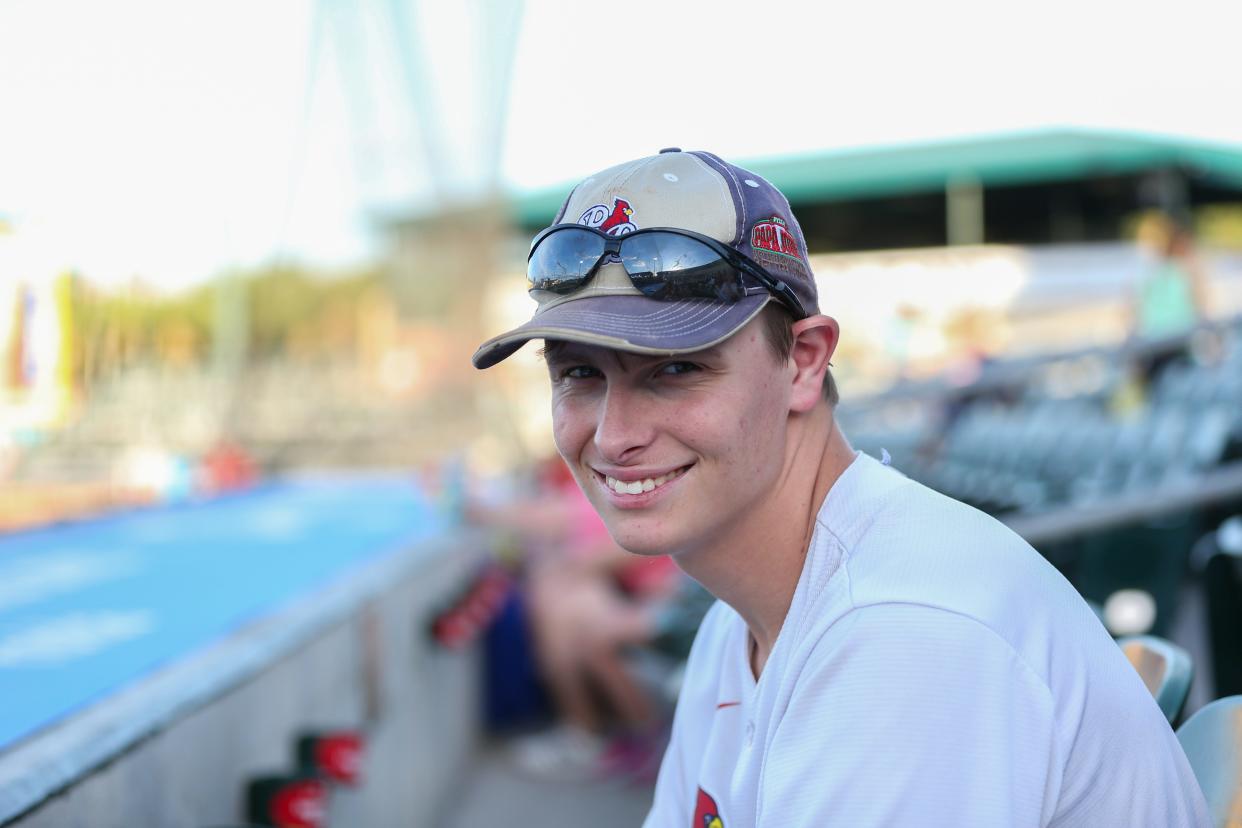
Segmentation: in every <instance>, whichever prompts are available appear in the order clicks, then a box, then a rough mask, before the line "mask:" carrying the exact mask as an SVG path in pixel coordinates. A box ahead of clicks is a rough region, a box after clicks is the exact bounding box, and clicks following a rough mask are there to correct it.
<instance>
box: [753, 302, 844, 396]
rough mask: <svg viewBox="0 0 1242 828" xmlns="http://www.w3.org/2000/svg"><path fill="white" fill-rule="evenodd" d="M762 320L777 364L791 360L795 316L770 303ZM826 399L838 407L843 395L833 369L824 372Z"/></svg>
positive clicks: (762, 315)
mask: <svg viewBox="0 0 1242 828" xmlns="http://www.w3.org/2000/svg"><path fill="white" fill-rule="evenodd" d="M759 317H760V319H762V320H763V336H764V339H766V340H767V342H768V345H769V347H771V349H772V354H773V356H775V357H776V360H777V362H784V361H785V360H787V359H789V355H790V354H791V353H793V343H794V335H793V323H794V318H793V314H791V313H790V312H789V311H787V310H786V309H785V308H784V307H783V306H781V305H778V304H776V303H775V302H769V303H768V304H767V306H766V307H765V308H764V309H763V310H762V311H760V313H759ZM824 399H826V400H827V401H828V404H829V405H831V406H836V404H837V403H838V402H839V401H840V399H841V395H840V394H839V393H838V392H837V381H836V380H835V379H833V378H832V369H831V368H829V369H828V370H826V371H824Z"/></svg>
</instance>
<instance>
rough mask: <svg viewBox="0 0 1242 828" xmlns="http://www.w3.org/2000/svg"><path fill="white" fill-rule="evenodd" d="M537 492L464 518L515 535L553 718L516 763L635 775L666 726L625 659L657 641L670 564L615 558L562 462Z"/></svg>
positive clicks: (576, 772)
mask: <svg viewBox="0 0 1242 828" xmlns="http://www.w3.org/2000/svg"><path fill="white" fill-rule="evenodd" d="M536 488H537V490H538V493H537V494H536V495H535V496H533V497H524V498H517V499H511V500H509V501H507V502H505V503H503V504H501V505H497V506H492V507H485V506H483V505H482V504H479V503H477V502H476V503H472V504H470V505H469V506H468V508H467V518H468V519H470V520H472V521H473V522H475V523H479V524H484V525H490V526H493V527H498V528H501V529H504V530H506V531H509V532H511V533H512V534H513V535H514V540H516V542H517V545H518V546H519V547H520V549H521V550H522V553H523V556H524V557H523V560H522V566H523V570H524V583H523V589H524V595H525V606H526V608H527V618H526V621H527V623H528V624H529V632H530V636H531V644H532V646H533V649H534V657H535V661H536V665H537V667H538V669H539V673H540V677H541V679H542V681H543V684H544V686H545V687H546V689H547V692H548V693H549V695H550V697H551V699H552V702H553V705H554V708H555V711H556V714H557V716H558V721H557V723H556V725H555V726H554V727H553V728H552V729H550V730H548V731H546V732H543V733H538V734H535V735H533V736H529V737H526V738H523V739H520V740H518V741H517V743H516V744H515V745H514V751H513V756H514V758H515V760H516V762H517V763H518V765H519V766H520V767H521V768H522V769H523V770H526V771H528V772H530V773H533V774H536V775H539V776H546V777H553V778H573V777H585V776H590V775H594V774H596V773H598V772H600V771H601V770H602V769H603V768H604V766H605V762H613V763H616V764H618V765H619V766H620V768H619V769H621V770H626V769H628V767H629V766H633V769H634V770H641V767H638V766H640V765H642V764H643V763H644V762H645V761H646V762H647V763H649V761H650V754H651V752H652V751H653V750H659V749H660V748H662V747H663V741H662V740H661V737H662V734H663V727H662V721H661V719H660V710H659V709H658V707H657V705H656V704H655V702H654V700H653V699H652V697H651V694H650V691H649V690H648V688H647V687H645V686H644V684H643V682H642V681H641V680H640V679H639V678H638V677H637V676H636V675H634V672H633V669H632V667H631V665H630V664H629V663H628V662H627V660H626V652H627V650H628V649H629V648H632V647H637V646H642V645H646V644H649V643H650V642H651V641H652V639H653V638H654V637H655V636H656V634H657V633H658V627H659V622H658V616H659V614H660V611H661V609H662V607H664V606H665V605H666V604H667V602H668V601H669V600H672V599H673V598H674V596H675V594H676V592H677V589H678V586H679V583H680V578H679V573H678V572H677V570H676V567H675V566H673V564H672V562H671V561H669V560H668V559H666V558H653V559H642V558H636V557H634V556H633V555H630V554H629V553H627V552H625V551H624V550H622V549H621V548H620V547H618V546H617V545H616V543H615V542H613V540H612V539H611V538H610V537H609V535H608V531H607V529H606V528H605V527H604V524H603V522H602V521H601V520H600V518H599V515H598V514H596V512H595V510H594V509H593V508H592V506H591V504H590V502H589V501H588V500H587V499H586V497H585V496H584V495H583V493H582V490H581V489H580V488H578V485H577V484H576V483H575V482H574V479H573V477H572V476H571V475H570V474H569V472H568V470H567V469H566V467H565V464H564V462H562V461H561V459H560V458H559V457H554V458H552V459H551V460H549V461H547V462H546V463H544V464H542V466H541V469H540V474H539V483H538V485H537V487H536Z"/></svg>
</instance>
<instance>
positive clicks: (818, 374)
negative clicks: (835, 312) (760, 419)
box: [789, 316, 841, 412]
mask: <svg viewBox="0 0 1242 828" xmlns="http://www.w3.org/2000/svg"><path fill="white" fill-rule="evenodd" d="M840 336H841V329H840V328H839V327H838V326H837V320H835V319H833V318H832V317H830V316H809V317H807V318H806V319H799V320H798V321H797V322H795V323H794V324H793V337H794V341H793V351H792V352H791V353H790V355H789V358H790V359H791V360H792V361H793V364H794V370H795V373H794V378H793V388H792V393H791V394H790V397H789V408H790V410H792V411H798V412H806V411H810V410H811V409H812V408H814V407H815V406H816V404H818V403H819V401H820V400H822V399H823V398H824V373H825V372H826V371H827V370H828V362H829V360H831V359H832V354H833V352H835V351H836V350H837V341H838V340H839V339H840Z"/></svg>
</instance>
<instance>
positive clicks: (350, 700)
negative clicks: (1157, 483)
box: [0, 546, 481, 828]
mask: <svg viewBox="0 0 1242 828" xmlns="http://www.w3.org/2000/svg"><path fill="white" fill-rule="evenodd" d="M479 559H480V556H479V555H478V554H477V553H476V552H475V551H472V550H471V549H470V548H469V547H466V548H460V547H458V548H453V547H451V546H446V547H444V548H443V549H440V550H438V551H437V552H436V554H433V555H420V554H416V553H413V552H412V553H410V555H409V556H407V560H406V561H404V562H403V563H402V564H401V565H400V566H394V565H393V564H392V562H387V563H385V564H384V565H383V567H381V568H380V569H377V570H375V571H372V572H371V573H370V574H369V575H364V576H362V578H361V580H363V581H366V580H367V579H368V578H369V580H370V581H371V584H370V585H369V586H368V585H365V584H364V586H363V587H362V588H356V585H353V586H351V585H350V584H337V585H334V586H333V587H332V589H331V590H329V591H328V592H331V593H333V594H328V593H327V592H326V593H325V595H324V596H311V597H310V598H308V599H307V601H305V602H304V603H303V604H302V605H300V606H299V607H297V608H295V609H294V610H292V612H291V613H285V614H282V615H278V616H277V617H275V618H272V619H269V620H266V621H264V622H263V623H262V624H261V625H260V627H261V630H260V634H270V633H272V632H273V631H274V630H276V631H279V629H280V627H281V625H282V624H284V625H287V624H289V623H301V624H302V626H304V627H306V626H307V625H306V622H305V621H302V622H294V621H291V620H290V619H291V618H292V617H294V616H299V615H300V616H301V617H302V618H303V619H305V618H307V617H310V618H314V616H315V615H316V609H317V605H320V606H322V607H324V608H325V609H324V610H323V611H322V612H321V613H319V614H321V615H323V616H327V617H324V618H321V619H319V623H314V622H312V623H310V625H309V627H307V632H306V634H305V635H304V636H301V640H298V641H296V642H292V643H287V646H284V647H274V648H272V650H273V651H272V652H271V653H270V655H269V657H268V658H267V659H266V661H265V662H264V663H262V664H260V665H259V666H258V668H257V669H256V670H255V671H253V672H252V674H251V675H248V676H246V677H244V678H242V679H241V680H239V681H237V682H234V683H233V684H232V685H231V686H229V687H227V688H224V689H222V690H221V692H219V693H217V694H215V695H214V696H213V697H212V698H210V699H208V700H206V701H205V702H203V703H200V704H196V705H194V706H193V709H189V710H185V711H183V712H182V713H181V714H180V715H178V716H176V717H175V718H173V719H172V720H171V721H168V722H167V723H164V724H163V725H161V726H160V727H159V728H158V729H156V730H154V731H153V732H149V733H145V734H142V735H141V737H140V738H138V739H137V740H136V741H133V742H132V743H131V744H129V745H127V746H126V747H125V748H124V749H123V750H120V751H117V752H116V753H115V755H113V756H111V757H109V758H108V759H107V760H106V761H105V762H104V763H103V764H102V765H99V766H96V767H93V768H89V769H84V770H83V773H82V774H81V775H80V776H79V777H78V778H76V779H74V780H72V781H71V782H70V783H69V784H68V785H67V786H66V787H63V788H62V789H61V790H59V791H58V792H56V793H53V794H52V795H51V796H49V797H47V798H46V799H43V800H42V801H41V802H40V803H38V804H37V805H35V806H34V807H33V808H32V809H30V810H28V811H27V812H26V813H24V814H23V815H21V816H19V817H17V818H16V819H15V820H12V821H10V822H8V823H5V824H6V825H12V826H20V827H21V828H78V826H81V828H112V827H113V826H115V827H116V828H122V826H124V828H133V827H134V826H153V828H207V826H214V825H228V824H236V823H242V822H245V820H244V818H243V817H244V815H245V784H246V781H247V779H249V778H251V777H254V776H259V775H267V774H273V773H277V774H279V773H287V772H290V771H292V770H293V768H294V764H295V762H294V755H293V754H294V741H295V739H296V736H297V735H298V733H299V732H301V731H303V730H306V729H314V728H336V727H346V728H363V729H364V730H365V731H366V734H367V739H368V743H367V753H366V758H365V762H364V766H363V784H362V785H361V786H360V787H358V788H355V789H345V788H337V789H334V791H333V794H332V798H331V804H330V808H329V820H328V825H329V826H350V828H385V826H402V828H416V827H417V826H434V825H437V824H439V822H440V821H441V820H442V819H443V817H444V812H445V808H446V805H449V804H451V803H450V802H449V801H448V800H449V799H450V798H451V797H452V796H453V795H454V793H455V790H454V788H455V786H456V785H457V784H458V782H459V780H460V779H461V778H462V775H463V772H464V770H465V766H466V764H467V762H468V760H469V757H470V755H471V753H472V752H473V750H474V748H475V745H476V742H477V738H478V733H479V715H478V710H479V703H480V702H479V692H480V668H481V662H480V658H479V655H478V652H477V648H476V649H473V650H471V649H468V650H464V651H461V652H447V651H444V650H442V649H440V648H438V646H437V645H435V644H434V642H432V641H431V640H430V638H429V636H428V635H427V629H428V627H429V625H430V619H431V617H432V616H433V615H434V613H435V612H436V611H437V610H438V609H441V608H442V607H443V605H444V603H445V601H446V600H447V599H448V598H447V597H448V596H450V595H453V594H454V593H456V592H458V591H459V590H461V589H462V588H464V586H465V585H466V583H467V582H468V580H469V579H470V578H471V577H472V576H473V575H474V573H475V572H476V570H477V566H478V563H479ZM342 595H346V597H345V598H342ZM321 598H322V599H323V600H322V602H321V600H320V599H321ZM329 608H335V609H329ZM333 616H335V617H333ZM254 634H256V633H255V631H246V632H243V633H241V634H240V635H239V636H238V637H237V640H234V641H226V642H224V643H223V644H222V645H221V648H223V649H222V650H221V652H219V653H216V654H215V658H214V660H213V661H212V663H215V664H220V663H224V664H229V663H233V662H230V661H229V658H228V657H229V648H230V647H236V646H238V644H239V642H240V641H241V640H242V639H245V638H246V637H247V636H253V635H254ZM277 637H278V638H279V636H277ZM221 659H223V661H222V660H221ZM157 683H158V682H157ZM136 692H143V689H142V688H137V690H136ZM155 706H158V705H155ZM134 709H135V708H134V705H132V704H131V705H128V706H126V705H121V706H119V707H118V708H117V710H118V711H124V710H129V711H130V712H129V713H127V714H123V715H126V716H128V718H129V719H131V720H132V719H133V718H134V715H135V714H134V713H133V712H132V711H133V710H134ZM118 715H122V714H118ZM116 724H117V726H120V727H123V728H124V727H128V726H129V725H130V722H126V721H118V722H117V723H116ZM74 726H75V723H74V722H69V723H67V724H66V725H65V726H64V727H63V728H60V729H59V730H58V732H56V733H53V734H50V735H48V736H47V739H49V740H52V741H50V742H48V744H56V745H72V742H73V740H72V739H68V740H66V731H68V732H69V733H70V735H73V728H74ZM96 731H97V728H96ZM29 747H38V746H37V745H35V746H28V749H29ZM66 750H71V748H66ZM44 754H45V755H47V754H48V751H47V750H44ZM52 758H53V759H55V756H54V755H53V756H52ZM63 759H64V760H65V761H67V762H70V763H72V762H73V761H74V757H73V756H71V755H66V756H64V757H63ZM18 761H21V756H20V755H13V754H12V753H10V754H6V755H5V756H3V757H0V765H2V764H3V763H5V762H10V763H12V762H18ZM53 766H54V765H51V764H50V765H49V767H53ZM0 770H2V768H0Z"/></svg>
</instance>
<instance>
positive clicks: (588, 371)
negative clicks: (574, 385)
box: [561, 365, 599, 379]
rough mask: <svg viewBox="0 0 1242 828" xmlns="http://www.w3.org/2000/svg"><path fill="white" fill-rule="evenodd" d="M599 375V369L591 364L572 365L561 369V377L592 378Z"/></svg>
mask: <svg viewBox="0 0 1242 828" xmlns="http://www.w3.org/2000/svg"><path fill="white" fill-rule="evenodd" d="M597 376H599V371H597V370H595V369H594V368H592V367H591V366H590V365H571V366H569V367H568V368H566V369H564V370H563V371H561V379H590V378H591V377H597Z"/></svg>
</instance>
